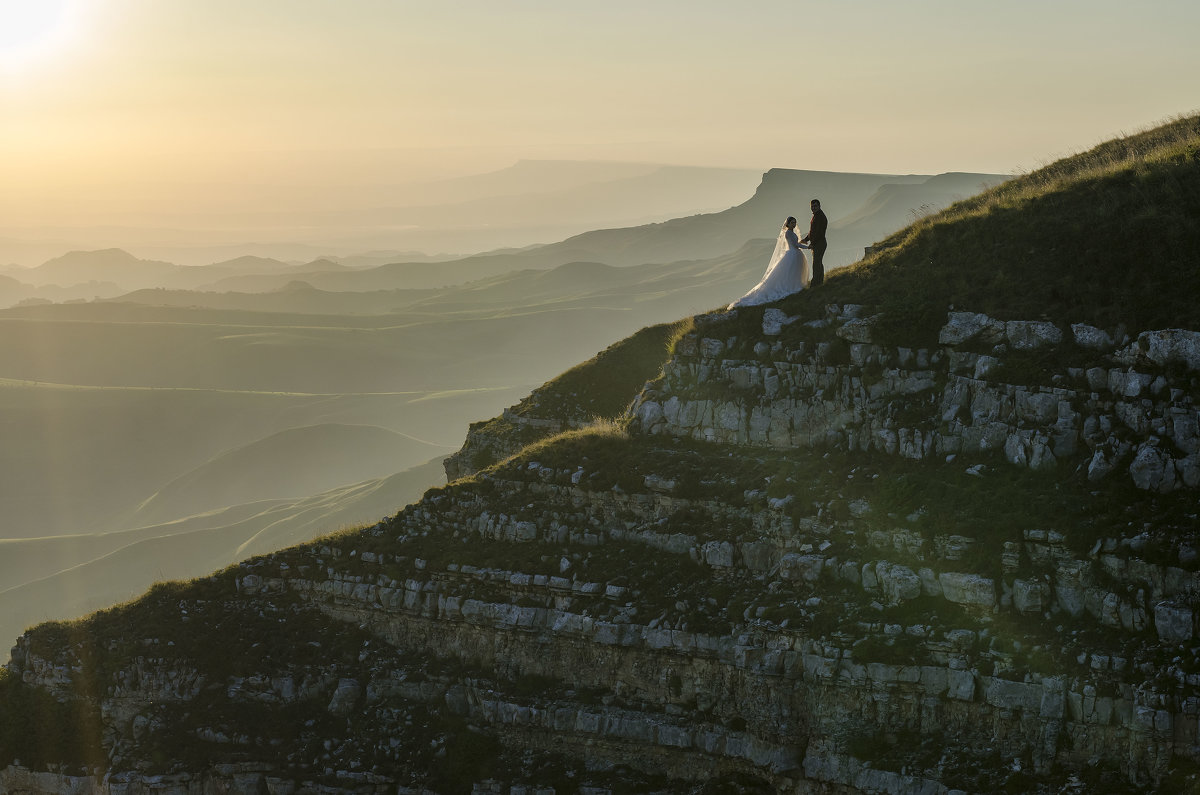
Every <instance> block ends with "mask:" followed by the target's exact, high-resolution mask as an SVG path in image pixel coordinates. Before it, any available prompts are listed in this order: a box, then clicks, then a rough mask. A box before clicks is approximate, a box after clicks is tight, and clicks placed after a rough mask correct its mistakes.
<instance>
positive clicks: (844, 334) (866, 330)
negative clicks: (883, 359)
mask: <svg viewBox="0 0 1200 795" xmlns="http://www.w3.org/2000/svg"><path fill="white" fill-rule="evenodd" d="M876 317H878V315H874V316H872V317H867V318H858V317H856V318H853V319H851V320H847V321H846V322H845V323H844V324H842V325H841V326H840V327H839V328H838V330H837V331H836V332H834V333H835V334H837V335H838V336H839V337H841V338H842V339H844V340H846V341H847V342H863V343H869V342H871V328H872V327H873V326H874V325H875V318H876Z"/></svg>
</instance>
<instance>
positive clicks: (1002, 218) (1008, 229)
mask: <svg viewBox="0 0 1200 795" xmlns="http://www.w3.org/2000/svg"><path fill="white" fill-rule="evenodd" d="M879 246H880V250H879V251H877V252H876V253H874V254H873V255H871V256H869V257H867V258H866V259H864V260H863V261H862V262H860V263H858V264H856V265H853V266H850V267H848V268H845V269H841V270H838V271H835V272H834V273H832V274H831V275H830V276H829V278H828V279H827V280H826V283H825V286H823V287H822V288H821V289H819V290H812V291H806V292H803V293H799V294H797V295H795V296H792V297H791V298H788V299H785V300H784V301H783V302H782V303H781V305H780V306H781V308H783V309H784V310H785V311H787V312H788V313H789V314H797V313H802V314H804V315H805V316H806V317H818V316H820V315H821V312H820V307H821V306H822V305H823V304H825V303H860V304H868V305H871V306H873V307H876V308H878V309H879V310H880V311H882V312H883V313H884V317H883V318H882V319H881V322H880V326H879V327H878V328H879V331H880V336H881V338H885V339H889V340H897V341H899V344H907V345H913V346H916V345H932V344H934V343H935V342H936V337H937V331H938V329H939V328H940V327H941V326H942V325H943V324H944V323H945V321H946V312H947V310H949V309H950V308H951V307H954V308H955V309H959V310H969V311H975V312H985V313H987V314H989V315H991V316H993V317H998V318H1001V319H1006V320H1012V319H1039V318H1043V317H1045V318H1048V319H1050V320H1053V321H1054V322H1057V323H1059V324H1067V323H1074V322H1086V323H1090V324H1092V325H1097V326H1100V327H1103V328H1114V327H1116V326H1117V325H1118V324H1124V325H1125V326H1126V327H1127V328H1128V329H1129V330H1130V332H1133V333H1136V332H1137V331H1141V330H1147V329H1156V328H1170V327H1179V326H1182V327H1187V328H1200V303H1198V302H1196V301H1195V300H1194V297H1195V296H1196V295H1198V294H1200V116H1190V117H1186V118H1180V119H1176V120H1174V121H1171V122H1169V123H1167V124H1165V125H1163V126H1160V127H1157V128H1155V129H1152V130H1148V131H1146V132H1142V133H1139V134H1136V135H1131V136H1128V137H1124V138H1119V139H1116V140H1114V141H1109V142H1107V143H1104V144H1101V145H1100V146H1097V147H1095V148H1094V149H1092V150H1090V151H1088V152H1085V153H1082V154H1079V155H1076V156H1074V157H1069V158H1065V159H1063V160H1060V161H1057V162H1055V163H1052V164H1050V165H1048V166H1046V167H1044V168H1041V169H1039V170H1037V171H1034V172H1032V173H1030V174H1027V175H1024V176H1021V177H1017V178H1015V179H1012V180H1009V181H1008V182H1005V183H1003V184H1001V185H998V186H996V187H993V188H991V189H989V190H987V191H984V192H983V193H981V194H980V195H978V196H975V197H973V198H971V199H967V200H965V201H962V202H958V203H956V204H954V205H952V206H951V207H949V208H947V209H946V210H943V211H942V212H939V213H936V214H934V215H930V216H928V217H925V218H921V219H919V220H917V221H916V222H915V223H913V224H911V225H910V226H908V227H906V228H904V229H902V230H900V231H899V232H897V233H895V234H894V235H892V236H890V237H889V238H887V239H885V240H884V241H881V243H880V244H879ZM796 333H800V330H798V329H797V330H795V331H793V330H792V327H788V330H787V331H785V338H787V335H789V334H796Z"/></svg>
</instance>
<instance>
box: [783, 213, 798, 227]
mask: <svg viewBox="0 0 1200 795" xmlns="http://www.w3.org/2000/svg"><path fill="white" fill-rule="evenodd" d="M794 223H796V216H794V215H789V216H788V217H787V220H786V221H784V222H783V224H784V226H787V225H788V224H794Z"/></svg>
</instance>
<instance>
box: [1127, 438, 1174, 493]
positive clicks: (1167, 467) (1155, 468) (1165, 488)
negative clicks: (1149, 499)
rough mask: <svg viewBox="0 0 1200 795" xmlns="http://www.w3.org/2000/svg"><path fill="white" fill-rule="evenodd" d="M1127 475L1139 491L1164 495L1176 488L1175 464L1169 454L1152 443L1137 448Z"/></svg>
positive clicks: (1145, 443)
mask: <svg viewBox="0 0 1200 795" xmlns="http://www.w3.org/2000/svg"><path fill="white" fill-rule="evenodd" d="M1129 474H1130V476H1132V477H1133V483H1134V485H1136V486H1137V487H1138V488H1139V489H1145V490H1146V491H1157V492H1159V493H1162V494H1166V493H1167V492H1169V491H1172V490H1173V489H1174V488H1175V486H1176V480H1175V463H1174V460H1173V459H1172V458H1171V456H1170V454H1168V453H1167V452H1166V451H1164V450H1161V449H1159V447H1158V445H1156V444H1154V443H1152V442H1144V443H1142V445H1141V446H1139V447H1138V451H1137V454H1136V455H1135V456H1134V457H1133V463H1132V464H1130V465H1129Z"/></svg>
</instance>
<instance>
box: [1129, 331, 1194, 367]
mask: <svg viewBox="0 0 1200 795" xmlns="http://www.w3.org/2000/svg"><path fill="white" fill-rule="evenodd" d="M1131 347H1136V348H1137V349H1138V350H1139V351H1140V352H1141V355H1142V356H1144V357H1145V358H1146V359H1149V360H1150V361H1152V362H1154V363H1155V364H1157V365H1165V364H1169V363H1171V362H1178V363H1180V364H1182V365H1184V366H1185V367H1187V368H1188V369H1189V370H1200V331H1191V330H1189V329H1181V328H1168V329H1162V330H1160V331H1143V332H1142V333H1141V334H1139V335H1138V338H1137V342H1136V343H1135V344H1134V346H1131Z"/></svg>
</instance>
